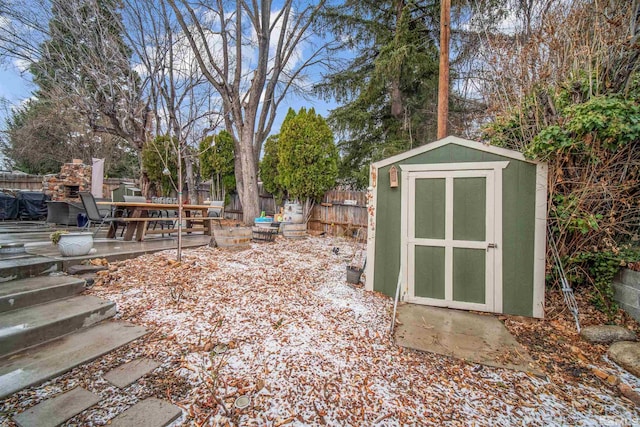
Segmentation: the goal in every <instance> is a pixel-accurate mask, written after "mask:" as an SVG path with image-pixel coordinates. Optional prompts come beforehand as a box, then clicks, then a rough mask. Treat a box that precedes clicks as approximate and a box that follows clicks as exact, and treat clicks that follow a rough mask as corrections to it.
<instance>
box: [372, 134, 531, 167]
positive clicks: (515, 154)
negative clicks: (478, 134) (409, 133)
mask: <svg viewBox="0 0 640 427" xmlns="http://www.w3.org/2000/svg"><path fill="white" fill-rule="evenodd" d="M449 144H456V145H460V146H462V147H467V148H472V149H474V150H479V151H485V152H487V153H492V154H496V155H498V156H503V157H507V158H510V159H514V160H520V161H523V162H527V163H533V164H537V163H539V162H536V161H535V160H530V159H527V158H525V157H524V155H523V154H522V153H520V152H519V151H515V150H509V149H507V148H502V147H496V146H494V145H488V144H483V143H481V142H478V141H472V140H469V139H463V138H458V137H457V136H447V137H446V138H442V139H440V140H438V141H434V142H430V143H428V144H425V145H422V146H420V147H417V148H414V149H413V150H409V151H405V152H404V153H400V154H396V155H395V156H392V157H389V158H387V159H383V160H379V161H377V162H374V163H373V166H375V167H376V168H381V167H384V166H388V165H390V164H393V163H398V162H401V161H402V160H404V159H408V158H410V157H413V156H417V155H418V154H422V153H426V152H428V151H431V150H435V149H436V148H440V147H443V146H445V145H449Z"/></svg>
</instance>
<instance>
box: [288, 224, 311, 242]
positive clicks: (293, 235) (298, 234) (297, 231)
mask: <svg viewBox="0 0 640 427" xmlns="http://www.w3.org/2000/svg"><path fill="white" fill-rule="evenodd" d="M282 235H283V236H284V237H286V238H287V239H302V238H303V237H306V236H307V224H291V223H285V224H283V228H282Z"/></svg>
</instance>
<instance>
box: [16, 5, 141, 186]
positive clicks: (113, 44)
mask: <svg viewBox="0 0 640 427" xmlns="http://www.w3.org/2000/svg"><path fill="white" fill-rule="evenodd" d="M120 7H121V2H120V1H119V0H64V1H63V0H53V1H52V2H51V19H50V21H49V26H48V32H47V34H48V39H47V40H46V41H45V42H43V43H42V44H41V45H40V46H39V53H40V59H39V60H38V61H37V62H34V63H32V65H31V67H30V71H31V73H32V74H33V81H34V83H36V84H37V86H38V89H37V90H36V92H35V95H36V98H35V100H34V101H32V102H31V103H30V105H29V107H28V108H29V111H28V114H22V116H21V117H17V116H16V117H14V119H12V122H13V123H12V131H13V133H10V134H9V138H10V141H9V144H8V145H9V146H10V147H11V149H10V150H9V149H7V150H6V151H8V152H9V153H14V154H15V153H20V152H23V151H25V149H26V148H27V147H26V145H25V140H24V138H17V136H18V135H22V134H24V133H25V132H27V130H28V129H40V130H43V129H56V130H58V132H56V133H55V134H52V133H51V132H42V131H41V132H35V133H31V134H30V135H31V137H30V138H29V140H30V143H34V142H37V143H38V145H39V146H40V147H43V148H44V149H43V151H44V152H56V151H57V150H56V149H55V148H56V146H59V145H62V146H65V147H71V148H74V147H75V148H78V145H77V144H74V142H73V141H72V140H71V139H72V137H73V138H75V139H78V138H81V139H83V141H84V144H85V145H86V144H89V145H92V144H95V145H100V144H103V143H104V141H106V140H114V139H116V141H114V144H112V145H111V146H110V147H109V149H110V150H111V151H112V157H115V163H119V166H118V167H117V168H116V169H118V170H120V171H121V172H122V173H126V174H129V175H130V172H133V169H132V168H131V166H134V169H138V170H139V167H137V166H135V165H131V162H130V158H131V154H132V149H133V150H137V151H139V150H141V149H142V146H143V144H144V141H145V140H146V126H147V120H148V117H149V115H148V113H147V108H146V106H145V104H144V103H142V102H141V100H140V97H141V96H142V94H141V90H140V87H139V86H140V84H139V79H138V76H137V75H136V73H135V72H133V71H132V69H131V67H130V63H129V56H130V51H129V49H128V48H127V46H126V43H125V42H124V30H123V26H122V22H121V17H120V15H119V14H118V10H119V8H120ZM61 116H64V122H65V123H64V125H66V128H67V130H68V131H67V132H62V133H61V132H59V130H61V127H63V126H62V124H61V123H60V117H61ZM20 129H24V132H21V131H20ZM38 138H39V142H38V141H37V139H38ZM105 148H106V147H105ZM68 151H69V150H63V151H58V152H60V153H61V154H62V153H64V154H65V155H67V154H68ZM100 151H101V150H100V148H99V147H87V148H86V149H84V150H81V151H79V152H77V153H72V154H71V156H70V157H69V158H66V159H62V160H59V161H61V162H64V161H69V159H70V158H71V157H78V158H83V159H84V160H85V161H89V160H90V158H87V157H84V156H83V155H84V154H85V153H86V154H89V153H94V154H98V153H99V152H100ZM118 156H119V157H120V158H121V159H118V158H117V157H118ZM103 157H104V156H103ZM14 160H15V161H16V162H17V163H19V162H20V160H19V159H17V158H16V159H14ZM120 160H122V162H120Z"/></svg>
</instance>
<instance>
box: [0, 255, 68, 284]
mask: <svg viewBox="0 0 640 427" xmlns="http://www.w3.org/2000/svg"><path fill="white" fill-rule="evenodd" d="M54 271H62V261H59V260H55V259H52V258H48V257H44V256H29V257H25V258H22V257H21V258H15V256H2V257H0V282H8V281H10V280H19V279H26V278H27V277H35V276H42V275H46V274H49V273H52V272H54Z"/></svg>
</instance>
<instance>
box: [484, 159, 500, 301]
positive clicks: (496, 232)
mask: <svg viewBox="0 0 640 427" xmlns="http://www.w3.org/2000/svg"><path fill="white" fill-rule="evenodd" d="M502 169H504V168H499V167H498V168H495V169H494V176H493V178H494V179H493V189H494V192H493V194H494V200H493V202H494V210H493V215H494V220H493V221H494V222H493V223H494V229H493V240H494V242H495V243H496V245H497V247H496V249H495V250H494V253H493V256H494V260H493V266H494V268H495V270H494V272H493V312H494V313H502V312H503V311H502V309H503V290H502V289H503V283H502V268H503V266H502V254H503V252H502V227H503V224H502V212H503V211H502V209H503V207H502ZM487 230H488V228H487Z"/></svg>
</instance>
